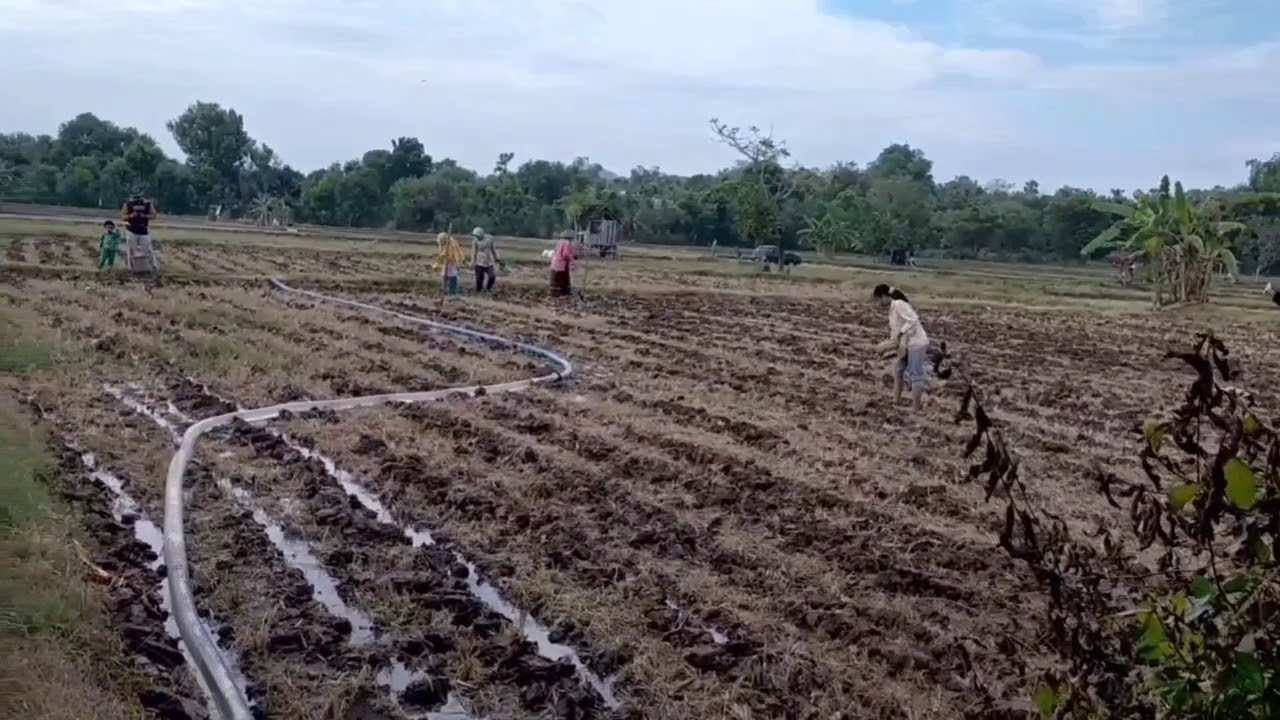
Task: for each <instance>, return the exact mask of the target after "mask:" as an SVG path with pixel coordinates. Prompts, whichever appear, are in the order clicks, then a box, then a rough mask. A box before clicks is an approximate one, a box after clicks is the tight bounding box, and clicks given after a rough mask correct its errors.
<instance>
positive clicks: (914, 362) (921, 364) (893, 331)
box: [871, 284, 929, 410]
mask: <svg viewBox="0 0 1280 720" xmlns="http://www.w3.org/2000/svg"><path fill="white" fill-rule="evenodd" d="M871 297H872V298H873V299H874V300H875V302H876V303H877V304H879V305H881V306H882V307H888V308H889V339H888V340H885V341H884V342H882V343H880V344H879V345H877V346H876V350H878V351H880V352H892V353H893V361H892V364H891V365H890V366H889V368H890V370H889V371H890V373H891V374H892V375H893V401H894V403H898V402H901V401H902V388H903V384H904V381H905V383H906V384H908V385H910V387H911V407H912V408H914V409H916V410H919V409H920V407H921V402H922V398H923V396H924V391H925V388H926V386H927V384H928V376H927V375H926V373H925V361H926V359H927V358H926V355H927V353H928V350H929V336H928V334H926V333H925V331H924V325H922V324H921V323H920V317H919V316H918V315H916V311H915V308H913V307H911V303H910V302H909V301H908V300H907V296H906V295H904V294H903V293H902V291H901V290H898V289H897V288H894V287H890V286H889V285H884V284H880V285H877V286H876V287H875V289H874V290H872V291H871Z"/></svg>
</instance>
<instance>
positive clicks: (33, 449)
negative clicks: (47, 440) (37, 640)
mask: <svg viewBox="0 0 1280 720" xmlns="http://www.w3.org/2000/svg"><path fill="white" fill-rule="evenodd" d="M47 471H48V455H47V453H46V451H45V445H44V439H43V437H42V436H41V434H40V433H39V432H38V431H37V430H36V429H35V428H33V427H32V424H31V422H30V420H28V419H26V418H24V417H23V416H22V415H21V414H20V412H18V411H17V408H15V407H13V403H12V401H11V400H10V399H9V398H4V399H3V400H0V567H3V568H4V569H5V570H4V572H3V573H0V634H3V635H10V636H12V635H18V636H28V635H35V634H42V633H49V632H52V633H56V634H59V635H64V634H67V633H70V632H71V631H72V630H73V628H74V626H75V624H76V623H77V622H78V621H79V619H80V617H81V615H82V613H83V611H84V607H85V602H86V598H85V594H84V589H83V580H82V579H81V577H80V574H79V573H81V572H82V569H81V568H80V566H79V564H78V563H77V562H76V559H75V554H74V550H73V549H72V547H71V535H70V532H69V529H70V524H69V522H68V521H67V518H66V516H65V508H64V507H63V506H62V505H61V503H60V502H59V501H58V500H57V499H56V498H54V497H53V496H52V494H51V492H50V490H49V486H48V485H47V484H46V483H45V481H44V474H45V473H46V472H47Z"/></svg>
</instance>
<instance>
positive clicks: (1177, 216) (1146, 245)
mask: <svg viewBox="0 0 1280 720" xmlns="http://www.w3.org/2000/svg"><path fill="white" fill-rule="evenodd" d="M1210 202H1211V201H1209V200H1206V201H1202V202H1200V203H1198V204H1193V203H1192V202H1191V200H1190V199H1189V198H1188V197H1187V195H1186V193H1185V192H1183V189H1182V183H1175V184H1174V186H1173V192H1172V193H1170V191H1169V177H1168V176H1167V175H1166V176H1165V177H1164V178H1162V179H1161V181H1160V189H1159V190H1157V191H1156V192H1155V193H1153V194H1150V195H1144V196H1143V197H1142V198H1140V199H1139V201H1138V204H1137V205H1127V204H1122V203H1117V202H1111V201H1097V202H1095V203H1094V204H1093V206H1094V208H1095V209H1097V210H1099V211H1101V212H1106V213H1110V214H1112V215H1115V216H1117V217H1118V218H1119V219H1118V220H1116V222H1115V223H1114V224H1112V225H1111V227H1109V228H1107V229H1106V230H1104V231H1102V233H1101V234H1099V235H1098V236H1097V237H1095V238H1094V239H1093V240H1091V241H1090V242H1089V243H1088V244H1087V245H1085V246H1084V247H1083V248H1082V249H1081V250H1080V254H1081V255H1082V256H1084V257H1089V256H1091V255H1093V254H1094V253H1096V252H1098V251H1100V250H1122V251H1125V252H1128V253H1130V254H1131V257H1133V258H1134V259H1137V260H1140V261H1141V262H1142V264H1143V267H1144V268H1146V270H1147V272H1148V273H1149V274H1151V275H1152V276H1153V277H1152V278H1151V279H1152V280H1154V282H1155V298H1154V300H1155V303H1156V305H1161V304H1163V303H1164V300H1165V299H1166V298H1168V300H1169V301H1170V302H1173V303H1185V302H1208V300H1209V287H1210V285H1211V284H1212V282H1213V278H1214V276H1216V275H1218V274H1222V273H1226V274H1227V275H1229V276H1231V277H1235V276H1236V275H1238V274H1239V265H1238V263H1237V261H1236V256H1235V254H1234V253H1233V252H1232V251H1231V240H1230V238H1231V237H1232V236H1233V235H1234V234H1235V233H1237V232H1239V231H1241V230H1243V229H1244V227H1245V226H1244V224H1243V223H1239V222H1234V221H1226V220H1221V219H1218V217H1217V216H1218V215H1219V214H1220V212H1221V210H1220V209H1219V208H1216V207H1214V206H1212V205H1211V204H1210Z"/></svg>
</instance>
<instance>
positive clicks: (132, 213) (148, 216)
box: [120, 193, 159, 273]
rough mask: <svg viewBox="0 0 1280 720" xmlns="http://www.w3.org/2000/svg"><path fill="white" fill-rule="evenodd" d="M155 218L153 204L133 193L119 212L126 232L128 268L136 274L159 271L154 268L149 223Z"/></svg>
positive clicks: (153, 251)
mask: <svg viewBox="0 0 1280 720" xmlns="http://www.w3.org/2000/svg"><path fill="white" fill-rule="evenodd" d="M155 217H156V208H155V204H153V203H152V202H151V201H150V200H147V199H145V198H143V197H142V195H141V194H140V193H134V195H133V197H131V198H129V200H128V202H126V203H125V204H124V208H123V209H121V211H120V219H121V220H124V226H125V231H126V240H127V247H128V253H129V254H128V258H129V267H130V268H131V269H132V270H133V271H134V272H136V273H154V272H155V271H156V270H158V269H159V268H157V267H156V253H155V246H154V245H153V244H152V242H151V221H152V220H154V219H155Z"/></svg>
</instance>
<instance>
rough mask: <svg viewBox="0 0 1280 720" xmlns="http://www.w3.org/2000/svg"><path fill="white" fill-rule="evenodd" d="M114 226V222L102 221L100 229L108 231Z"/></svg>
mask: <svg viewBox="0 0 1280 720" xmlns="http://www.w3.org/2000/svg"><path fill="white" fill-rule="evenodd" d="M115 226H116V224H115V223H114V222H112V221H110V220H103V221H102V227H104V228H108V229H110V228H113V227H115Z"/></svg>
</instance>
